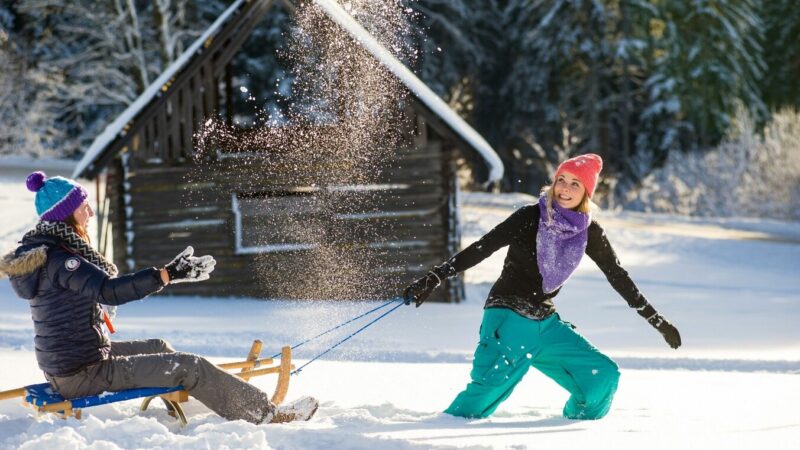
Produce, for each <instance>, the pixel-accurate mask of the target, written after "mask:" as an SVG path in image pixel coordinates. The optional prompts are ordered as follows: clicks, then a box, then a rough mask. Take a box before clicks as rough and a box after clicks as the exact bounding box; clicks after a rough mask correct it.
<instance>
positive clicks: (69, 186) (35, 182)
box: [25, 171, 89, 222]
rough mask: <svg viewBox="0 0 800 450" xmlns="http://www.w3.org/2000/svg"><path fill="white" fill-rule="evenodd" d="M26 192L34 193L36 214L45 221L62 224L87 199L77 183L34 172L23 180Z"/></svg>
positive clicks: (83, 190) (84, 191)
mask: <svg viewBox="0 0 800 450" xmlns="http://www.w3.org/2000/svg"><path fill="white" fill-rule="evenodd" d="M25 185H26V186H27V187H28V190H30V191H32V192H36V198H35V201H34V203H35V205H36V214H38V215H39V218H41V219H42V220H47V221H58V222H63V221H65V220H67V218H68V217H69V216H71V215H72V213H74V212H75V210H76V209H78V207H80V206H81V205H82V204H83V202H85V201H86V199H87V198H88V197H89V193H88V192H86V189H84V188H83V186H81V185H80V184H78V182H76V181H74V180H70V179H67V178H64V177H48V176H47V175H45V173H44V172H41V171H36V172H33V173H31V174H30V175H28V178H26V179H25Z"/></svg>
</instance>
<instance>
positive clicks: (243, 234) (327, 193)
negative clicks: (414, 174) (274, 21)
mask: <svg viewBox="0 0 800 450" xmlns="http://www.w3.org/2000/svg"><path fill="white" fill-rule="evenodd" d="M340 6H341V8H342V9H344V10H345V11H347V12H348V13H349V14H350V15H351V16H352V17H353V18H354V19H356V20H357V21H358V22H359V23H360V24H361V26H363V27H364V28H365V29H367V30H368V31H369V32H370V33H371V34H372V36H374V37H375V38H376V39H377V40H378V41H379V42H380V43H381V44H382V45H383V46H384V47H385V48H387V49H390V50H391V51H392V52H393V53H394V54H395V56H396V57H398V58H399V59H401V60H405V61H407V62H409V61H411V60H412V59H413V57H414V55H415V54H416V52H414V51H413V48H412V46H411V45H410V44H409V42H410V39H408V36H409V33H410V26H409V25H408V20H407V18H406V16H405V14H406V13H407V11H406V10H404V9H403V8H402V6H401V5H400V4H399V2H398V1H397V0H349V1H344V2H342V3H341V5H340ZM294 21H295V22H294V25H293V26H292V28H291V30H290V32H289V33H288V35H287V38H288V39H287V40H288V47H287V48H286V49H285V50H283V51H281V52H280V57H281V58H282V60H284V61H285V62H287V63H289V65H290V66H291V74H292V82H293V83H292V88H291V95H290V99H291V103H290V104H289V105H287V106H286V112H285V114H282V115H281V117H280V120H276V119H275V118H274V117H271V118H270V120H269V121H267V122H265V123H264V124H262V126H255V127H250V128H248V129H239V127H238V126H236V125H234V124H231V123H226V122H225V121H224V120H221V119H218V118H214V119H208V120H207V121H206V123H205V126H204V127H203V128H202V129H201V130H200V131H199V132H198V134H197V135H196V141H197V143H198V145H197V147H198V150H199V152H198V156H197V161H198V162H199V164H198V170H197V171H195V173H194V174H193V177H195V178H197V179H196V180H195V182H201V181H203V180H207V181H208V180H213V179H216V178H219V177H227V178H226V182H227V183H230V182H231V181H233V182H234V183H235V185H236V189H237V192H236V193H234V194H233V196H234V197H235V198H232V199H231V201H232V203H233V204H234V208H237V211H236V214H237V221H238V222H237V230H236V234H237V236H236V239H237V246H239V249H238V251H240V252H251V253H253V254H255V255H256V256H255V260H256V261H257V266H258V267H257V271H258V273H259V274H260V275H261V276H260V278H261V279H260V281H261V282H262V283H263V285H264V286H265V289H267V291H268V292H271V293H273V295H272V296H275V295H274V294H275V293H277V296H279V297H284V298H300V299H302V298H308V299H368V298H385V297H387V296H392V295H396V294H397V293H395V292H392V293H387V292H386V291H387V288H386V286H387V285H392V286H394V285H397V282H398V280H397V277H398V276H400V275H401V274H402V270H397V271H394V272H392V271H386V273H385V275H382V278H381V279H376V277H374V276H373V275H372V274H374V273H375V268H376V267H382V266H383V265H385V257H386V255H387V254H388V253H389V252H390V251H391V248H390V247H391V244H390V243H385V242H384V241H385V236H390V235H391V227H392V225H391V221H390V220H380V219H379V218H378V217H379V216H380V214H378V212H379V211H380V209H381V208H382V206H384V204H385V203H386V202H387V200H389V197H387V194H386V192H385V191H386V190H389V189H391V188H390V186H389V187H387V184H386V183H385V182H381V181H380V180H381V179H382V175H383V174H384V172H385V171H386V170H387V169H389V168H390V167H391V164H392V154H393V150H394V149H395V148H397V147H398V146H402V145H408V144H404V143H403V140H404V139H408V136H404V135H403V130H408V129H410V128H413V127H411V126H410V125H408V124H407V123H406V121H408V120H410V119H409V118H408V117H407V116H406V114H405V108H406V107H407V105H406V102H405V100H406V98H405V97H406V95H407V93H406V91H405V89H404V88H403V87H402V86H401V84H400V82H399V81H398V80H397V79H396V78H395V77H394V76H393V75H392V74H391V73H390V72H389V71H388V70H387V69H386V68H385V67H383V66H382V64H381V63H380V62H379V61H378V60H377V59H375V58H374V57H373V56H371V55H370V54H369V53H368V52H367V51H366V50H365V49H364V48H363V47H362V46H361V45H359V43H358V41H357V39H354V38H353V37H352V36H351V35H350V34H349V33H348V32H347V31H345V30H344V29H343V28H341V27H340V26H339V25H337V24H336V23H334V21H333V20H331V19H330V18H329V17H328V15H327V14H326V12H324V11H323V9H321V8H320V7H319V6H317V5H316V4H314V3H312V2H304V3H300V4H299V5H298V7H297V9H296V11H295V12H294ZM242 94H245V95H248V96H249V95H250V94H249V93H247V92H246V89H244V90H242ZM265 115H267V114H266V113H265ZM231 177H234V178H231ZM384 244H385V245H384Z"/></svg>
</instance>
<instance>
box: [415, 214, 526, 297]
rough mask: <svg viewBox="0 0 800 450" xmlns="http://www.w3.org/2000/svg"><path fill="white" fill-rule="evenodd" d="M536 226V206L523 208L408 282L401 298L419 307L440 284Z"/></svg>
mask: <svg viewBox="0 0 800 450" xmlns="http://www.w3.org/2000/svg"><path fill="white" fill-rule="evenodd" d="M538 223H539V207H538V206H537V205H529V206H524V207H522V208H520V209H518V210H516V211H515V212H514V213H513V214H511V215H510V216H509V217H508V218H507V219H506V220H504V221H503V222H501V223H500V224H499V225H497V226H496V227H494V228H492V230H491V231H489V232H488V233H486V234H485V235H484V236H483V237H481V238H480V239H478V240H477V241H476V242H474V243H473V244H471V245H470V246H468V247H467V248H465V249H464V250H462V251H460V252H458V253H456V254H455V255H453V256H452V257H450V259H448V260H447V261H445V262H443V263H442V264H440V265H438V266H435V267H433V268H432V269H431V270H430V272H428V274H427V275H425V276H424V277H422V278H420V279H418V280H416V281H415V282H413V283H411V284H410V285H409V286H408V287H407V288H406V290H405V291H404V292H403V298H404V299H405V300H406V303H410V302H411V301H412V300H413V301H414V302H415V303H416V305H417V306H419V305H421V304H422V302H424V301H425V300H426V299H427V298H428V297H429V296H430V294H431V293H432V292H433V290H434V289H436V288H437V287H438V286H439V285H440V284H441V283H442V281H444V280H445V279H447V278H449V277H452V276H455V275H456V274H457V273H459V272H463V271H465V270H467V269H469V268H470V267H473V266H475V265H477V264H478V263H480V262H481V261H483V260H484V259H486V258H488V257H489V256H491V255H492V253H494V252H496V251H497V250H499V249H501V248H503V247H505V246H507V245H508V244H510V243H511V241H512V240H513V239H514V238H515V237H516V236H518V235H519V234H520V233H522V232H524V230H526V229H527V228H528V227H531V226H537V224H538Z"/></svg>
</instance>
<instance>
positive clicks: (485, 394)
mask: <svg viewBox="0 0 800 450" xmlns="http://www.w3.org/2000/svg"><path fill="white" fill-rule="evenodd" d="M602 165H603V162H602V159H601V158H600V157H599V156H597V155H594V154H586V155H582V156H578V157H575V158H572V159H568V160H567V161H564V162H563V163H562V164H561V165H560V166H559V167H558V169H557V170H556V174H555V183H554V184H553V185H552V186H550V187H547V188H545V189H544V191H543V194H542V196H541V197H540V198H539V202H538V204H536V205H528V206H524V207H522V208H520V209H519V210H517V211H516V212H514V214H512V215H511V216H510V217H509V218H508V219H506V220H505V221H504V222H502V223H501V224H499V225H498V226H497V227H495V228H494V229H492V230H491V231H490V232H489V233H487V234H486V235H485V236H483V237H482V238H481V239H480V240H478V241H477V242H475V243H474V244H472V245H470V246H469V247H467V248H466V249H464V250H463V251H461V252H459V253H458V254H456V255H455V256H453V257H452V258H450V259H449V260H448V261H446V262H444V263H443V264H441V265H440V266H436V267H434V268H433V269H432V270H431V272H429V273H428V275H427V276H425V277H423V278H421V279H419V280H417V281H415V282H414V283H412V284H411V285H410V286H409V287H408V288H407V289H406V291H405V293H404V296H405V298H406V300H407V301H410V300H412V299H413V300H415V301H416V304H417V306H419V305H420V304H421V303H422V302H423V301H425V299H426V298H427V297H428V296H429V295H430V293H431V292H432V291H433V289H435V288H436V287H437V286H438V285H439V284H441V280H444V279H445V278H447V277H451V276H454V275H455V274H456V273H458V272H462V271H464V270H467V269H468V268H470V267H472V266H474V265H476V264H478V263H479V262H481V261H483V260H484V259H486V258H487V257H488V256H489V255H491V254H492V253H494V252H496V251H497V250H499V249H500V248H502V247H505V246H508V254H507V255H506V259H505V264H504V265H503V271H502V273H501V274H500V278H499V279H498V280H497V282H496V283H495V284H494V286H493V287H492V289H491V291H490V292H489V298H488V299H487V300H486V305H485V307H484V313H483V321H482V323H481V329H480V341H479V343H478V348H477V349H476V350H475V359H474V361H473V365H472V372H471V373H470V377H471V379H472V381H471V382H470V383H469V384H468V385H467V388H466V389H465V390H464V391H463V392H461V393H460V394H459V395H458V396H457V397H456V399H455V400H454V401H453V403H452V404H451V405H450V407H449V408H447V410H446V411H445V412H446V413H449V414H452V415H455V416H462V417H487V416H489V415H491V414H492V413H493V412H494V410H495V409H496V408H497V407H498V405H500V403H502V402H503V401H504V400H505V399H506V398H508V396H509V395H511V392H512V391H513V390H514V387H515V386H516V385H517V383H518V382H519V381H520V380H521V379H522V377H523V376H524V375H525V373H526V372H527V371H528V369H529V368H530V367H531V366H533V367H535V368H537V369H539V370H540V371H541V372H542V373H544V374H545V375H547V376H548V377H550V378H552V379H553V380H554V381H555V382H556V383H558V384H559V385H561V386H562V387H564V388H565V389H566V390H567V391H569V393H570V394H571V396H570V397H569V400H567V403H566V405H565V406H564V411H563V414H564V417H567V418H570V419H599V418H601V417H603V416H605V415H606V414H607V413H608V411H609V408H610V407H611V400H612V398H613V396H614V393H615V392H616V390H617V381H618V379H619V370H618V368H617V365H616V364H615V363H614V361H612V360H611V359H610V358H609V357H607V356H606V355H604V354H603V353H601V352H600V351H599V350H598V349H597V348H595V347H594V346H593V345H592V344H590V343H589V341H587V340H586V339H585V338H584V337H583V336H581V335H580V334H579V333H578V332H576V331H575V329H574V327H573V326H572V325H571V324H570V323H569V322H564V321H562V320H561V318H560V317H559V315H558V314H557V313H556V312H555V311H556V309H555V306H554V305H553V298H554V297H555V296H556V295H557V294H558V292H559V289H560V288H561V286H562V285H563V284H564V282H565V281H566V280H567V279H568V278H569V276H570V275H571V274H572V272H573V271H574V270H575V269H576V268H577V267H578V263H579V262H580V260H581V257H582V256H583V254H584V253H585V254H587V255H588V256H589V257H590V258H591V259H592V260H594V262H595V263H597V265H598V267H600V270H602V271H603V273H604V274H605V275H606V278H608V281H609V282H610V283H611V285H612V286H613V287H614V289H615V290H616V291H617V292H618V293H619V294H620V295H621V296H622V297H623V298H624V299H625V301H627V303H628V305H630V307H631V308H634V309H635V310H636V312H637V313H638V314H639V315H640V316H642V317H643V318H644V319H645V320H647V322H648V323H650V325H652V326H653V327H655V328H656V330H658V332H659V333H661V334H662V336H663V337H664V339H665V340H666V341H667V344H669V346H670V347H672V348H678V347H679V346H680V345H681V338H680V334H679V333H678V330H677V329H676V328H675V327H674V326H672V324H670V323H669V322H668V321H667V320H666V319H664V318H663V317H662V316H661V315H660V314H659V313H658V312H657V311H656V309H655V308H654V307H653V306H652V305H650V303H648V302H647V299H645V297H644V295H642V293H641V292H639V290H638V289H637V287H636V285H635V284H634V283H633V281H632V280H631V278H630V277H629V276H628V273H627V272H626V271H625V270H624V269H623V268H622V267H621V266H620V264H619V260H617V256H616V254H615V253H614V250H613V249H612V248H611V244H610V243H609V242H608V239H607V238H606V235H605V233H604V232H603V229H602V228H601V227H600V225H599V224H598V223H597V222H596V221H593V220H592V217H591V212H590V205H591V198H592V194H593V193H594V188H595V185H596V184H597V178H598V175H599V174H600V170H601V168H602Z"/></svg>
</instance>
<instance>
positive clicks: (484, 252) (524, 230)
mask: <svg viewBox="0 0 800 450" xmlns="http://www.w3.org/2000/svg"><path fill="white" fill-rule="evenodd" d="M539 218H540V212H539V205H538V204H534V205H527V206H523V207H522V208H520V209H518V210H517V211H515V212H514V213H513V214H512V215H511V216H509V217H508V218H507V219H506V220H505V221H503V222H502V223H500V224H499V225H497V226H496V227H495V228H493V229H492V230H491V231H489V232H488V233H486V235H484V236H483V237H482V238H480V239H479V240H478V241H476V242H475V243H473V244H472V245H470V246H469V247H467V248H465V249H464V250H462V251H461V252H459V253H458V254H456V255H455V256H453V257H452V258H450V259H449V260H448V263H449V264H450V265H451V266H452V268H453V269H454V271H455V272H462V271H464V270H467V269H468V268H470V267H472V266H474V265H476V264H478V263H479V262H481V261H483V260H484V259H486V258H487V257H489V256H490V255H491V254H492V253H494V252H496V251H497V250H499V249H501V248H503V247H505V246H508V253H507V255H506V259H505V263H504V264H503V271H502V273H501V274H500V278H498V280H497V282H495V284H494V286H492V289H491V291H490V292H489V298H488V299H487V300H486V307H487V308H494V307H504V308H510V309H513V310H514V311H516V312H517V313H519V314H522V315H523V316H526V317H530V318H537V319H538V318H542V317H546V316H548V315H549V314H552V313H553V312H555V306H554V305H553V300H552V299H553V297H555V296H556V295H557V294H558V292H559V291H560V288H559V289H557V290H555V291H554V292H551V293H549V294H548V293H545V292H544V290H543V289H542V275H541V273H539V265H538V263H537V261H536V236H537V234H538V231H539ZM588 234H589V235H588V241H587V244H586V254H587V255H588V256H589V257H590V258H592V260H593V261H594V262H595V263H596V264H597V266H598V267H599V268H600V270H602V271H603V273H604V274H605V276H606V278H607V279H608V281H609V282H610V283H611V286H612V287H613V288H614V289H615V290H616V291H617V292H618V293H619V294H620V295H621V296H622V297H623V298H624V299H625V301H626V302H627V303H628V305H629V306H631V307H632V308H635V309H636V311H637V312H638V313H639V315H641V316H642V317H645V318H647V317H650V316H652V315H653V314H655V309H654V308H653V307H652V306H650V304H649V303H648V302H647V300H646V299H645V297H644V295H642V293H641V292H639V289H638V288H637V287H636V285H635V284H634V283H633V281H632V280H631V278H630V276H628V272H626V271H625V269H623V268H622V266H620V263H619V260H618V259H617V255H616V254H615V253H614V249H613V248H611V244H610V243H609V242H608V239H607V238H606V234H605V232H604V231H603V229H602V228H601V227H600V225H599V224H598V223H597V222H596V221H594V220H593V221H592V222H591V224H590V225H589V231H588ZM445 275H450V274H445Z"/></svg>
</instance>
